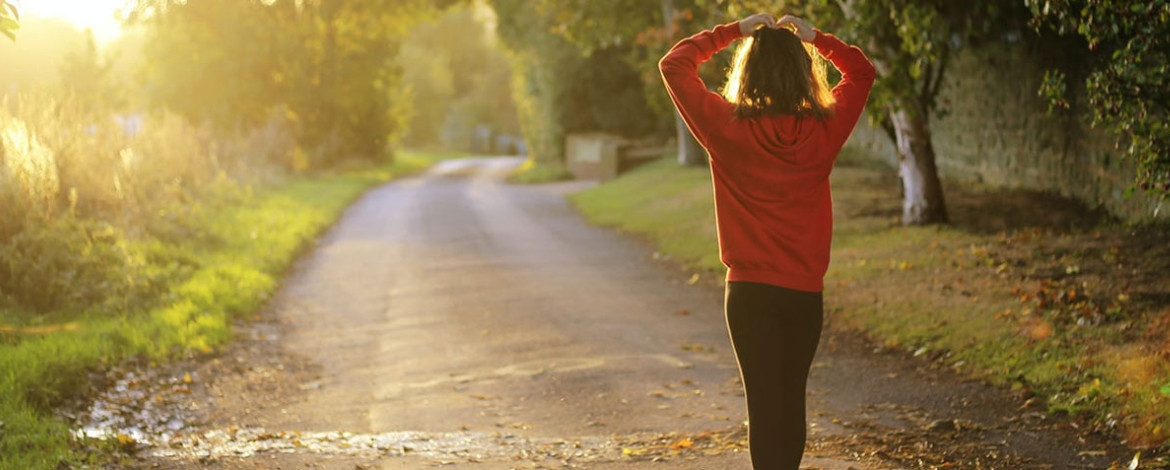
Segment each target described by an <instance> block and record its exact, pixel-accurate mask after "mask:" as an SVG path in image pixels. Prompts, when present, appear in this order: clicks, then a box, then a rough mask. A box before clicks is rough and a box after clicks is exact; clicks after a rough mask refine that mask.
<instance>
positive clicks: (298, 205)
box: [0, 153, 450, 470]
mask: <svg viewBox="0 0 1170 470" xmlns="http://www.w3.org/2000/svg"><path fill="white" fill-rule="evenodd" d="M447 157H450V156H447V155H436V154H418V153H403V154H401V155H399V158H398V159H397V160H396V162H395V163H394V164H393V165H385V166H380V167H372V168H363V169H352V170H348V171H345V172H338V173H335V174H329V175H317V176H312V177H298V178H294V179H290V180H288V181H286V182H285V183H284V184H281V185H279V186H274V187H272V188H268V189H262V190H258V191H255V192H254V193H250V192H249V194H246V195H242V196H240V197H233V198H228V199H225V200H224V201H220V203H218V204H214V205H213V206H212V207H210V208H205V210H204V211H201V212H200V214H201V215H200V216H199V217H198V224H196V225H197V230H196V232H197V233H191V234H189V235H190V236H189V237H185V238H184V239H185V240H187V241H186V242H183V243H163V242H161V241H159V240H157V239H151V238H145V239H141V240H135V241H122V242H120V243H123V244H126V245H128V246H127V250H129V251H134V252H137V253H143V254H144V255H143V256H142V257H141V260H142V264H141V265H140V266H138V268H139V269H140V270H143V271H150V270H167V271H174V272H182V273H183V277H184V279H183V280H181V281H178V282H175V283H174V286H175V287H174V288H173V289H170V290H169V291H168V292H165V293H162V294H161V297H160V299H158V300H157V301H156V302H154V304H155V305H156V306H157V307H156V308H152V309H150V310H149V311H144V312H125V313H123V314H122V315H119V316H110V315H99V314H96V313H84V312H83V313H75V314H69V313H60V314H55V315H52V318H53V320H54V321H55V322H57V323H56V324H54V325H12V324H8V323H7V322H6V323H5V324H4V325H3V326H5V328H3V329H0V468H5V469H22V470H23V469H39V468H59V466H61V465H84V464H87V463H94V462H95V460H97V461H100V460H102V459H107V458H109V457H108V456H109V453H108V452H105V451H104V450H109V449H111V448H117V447H118V445H119V443H117V442H96V441H87V442H80V441H79V440H78V439H76V438H74V437H72V436H71V434H70V430H69V425H68V423H66V422H64V421H63V420H61V419H59V418H58V417H56V416H55V415H54V413H53V409H54V407H56V406H59V405H61V404H62V403H65V402H67V401H68V400H70V399H72V398H76V397H79V396H84V395H86V394H87V393H89V390H90V387H92V384H91V377H90V374H89V373H90V372H91V371H95V370H99V369H101V368H102V367H104V366H108V365H111V364H116V363H119V362H122V361H126V360H129V359H132V358H145V359H148V360H151V361H165V360H167V359H168V358H173V357H177V356H179V355H182V354H185V353H187V352H192V351H193V352H211V351H213V350H214V349H215V348H216V347H218V346H220V345H222V344H224V343H225V342H226V341H228V340H229V339H230V338H231V323H232V321H234V320H236V319H240V318H245V317H247V316H249V315H251V314H253V313H254V312H256V311H257V309H258V307H259V306H260V305H261V304H262V303H263V302H264V301H265V300H266V299H267V298H268V296H269V295H270V294H271V293H272V292H273V290H274V289H275V288H276V286H277V284H278V282H279V280H280V277H281V276H282V275H283V273H284V272H285V269H287V267H288V266H289V265H290V263H291V262H292V261H293V259H294V258H295V257H296V256H297V255H298V254H299V253H300V252H301V251H302V250H303V249H304V248H305V247H306V246H307V245H308V243H309V242H311V241H312V240H313V239H314V238H315V237H316V236H317V235H318V234H319V233H320V232H321V231H322V230H323V229H325V228H326V227H328V226H329V225H331V224H332V223H333V222H334V221H335V220H336V219H337V217H338V216H339V214H340V213H341V211H342V210H343V209H344V208H345V207H346V206H348V205H349V203H351V202H352V201H353V200H354V199H355V198H356V197H357V196H358V195H360V194H361V193H362V192H363V191H365V190H366V189H367V188H369V187H371V186H373V185H376V184H378V183H381V182H384V181H387V180H389V179H391V178H394V177H398V176H401V175H404V174H408V173H412V172H416V171H419V170H421V169H424V168H425V167H427V166H429V165H430V164H431V163H433V162H435V161H437V160H439V159H442V158H447ZM212 209H213V210H212ZM175 263H179V264H183V265H184V268H183V269H176V268H174V267H173V266H169V265H173V264H175ZM163 264H166V265H168V266H163ZM7 317H8V318H7V320H14V319H15V318H17V317H18V316H16V315H12V314H9V315H7ZM0 319H2V318H0Z"/></svg>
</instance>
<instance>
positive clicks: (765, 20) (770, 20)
mask: <svg viewBox="0 0 1170 470" xmlns="http://www.w3.org/2000/svg"><path fill="white" fill-rule="evenodd" d="M761 26H763V27H765V28H775V27H776V18H775V17H774V16H772V14H770V13H756V14H754V15H752V16H749V17H747V18H744V19H742V20H739V32H740V33H743V35H744V36H751V35H752V33H754V32H755V31H756V28H759V27H761Z"/></svg>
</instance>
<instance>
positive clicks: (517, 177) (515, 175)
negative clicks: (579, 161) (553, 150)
mask: <svg viewBox="0 0 1170 470" xmlns="http://www.w3.org/2000/svg"><path fill="white" fill-rule="evenodd" d="M572 178H573V175H572V174H570V173H569V170H568V169H566V168H564V167H561V166H553V165H537V164H536V161H535V160H533V159H531V158H529V159H528V160H525V161H524V163H523V164H521V165H520V166H518V167H516V169H515V170H513V171H512V173H511V174H510V175H508V182H509V183H513V184H537V183H551V182H553V181H564V180H567V179H572Z"/></svg>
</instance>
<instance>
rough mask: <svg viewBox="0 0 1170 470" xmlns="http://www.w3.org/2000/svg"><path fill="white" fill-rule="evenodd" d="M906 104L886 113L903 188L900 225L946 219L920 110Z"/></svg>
mask: <svg viewBox="0 0 1170 470" xmlns="http://www.w3.org/2000/svg"><path fill="white" fill-rule="evenodd" d="M907 108H908V107H907V106H901V107H898V108H896V109H894V110H892V111H891V112H890V120H891V121H892V122H893V124H894V136H895V140H896V141H897V142H896V143H897V146H898V173H899V175H900V176H901V177H902V188H903V190H904V191H905V194H904V199H903V202H902V224H903V225H925V224H932V223H942V222H946V221H947V210H946V202H945V201H944V199H943V192H942V183H941V182H940V181H939V178H938V168H937V167H936V166H935V162H934V146H933V145H932V144H931V141H930V129H929V127H928V124H927V122H926V117H925V115H924V113H922V112H918V113H915V112H913V111H912V110H910V109H907Z"/></svg>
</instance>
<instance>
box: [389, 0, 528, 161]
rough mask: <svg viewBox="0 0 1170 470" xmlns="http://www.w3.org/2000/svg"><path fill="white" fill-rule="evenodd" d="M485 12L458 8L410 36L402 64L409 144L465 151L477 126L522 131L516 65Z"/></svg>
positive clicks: (505, 131) (514, 132) (513, 132)
mask: <svg viewBox="0 0 1170 470" xmlns="http://www.w3.org/2000/svg"><path fill="white" fill-rule="evenodd" d="M481 16H482V14H481V13H479V12H477V11H475V10H473V9H472V8H469V7H459V8H453V9H451V10H449V11H447V12H445V13H443V14H442V15H441V16H439V17H438V18H437V19H435V20H434V21H432V22H425V23H422V24H419V25H418V26H416V27H415V28H414V30H413V31H412V32H411V33H410V35H409V36H408V37H407V38H406V39H405V41H404V43H403V45H402V49H401V51H400V52H399V56H398V66H399V67H400V68H401V69H402V70H403V80H402V81H403V85H404V86H405V87H406V89H407V90H409V94H410V99H411V106H410V108H411V114H410V116H409V119H408V120H407V124H408V131H407V133H406V135H405V142H406V143H407V144H409V145H412V146H416V147H417V146H433V145H436V144H439V143H442V144H443V145H444V146H445V147H447V148H452V149H460V150H465V151H466V150H471V148H470V147H471V141H472V138H473V132H474V130H475V128H477V127H479V128H486V129H490V130H492V132H493V133H496V134H510V135H518V134H519V133H520V129H519V122H518V121H517V118H516V110H515V105H514V104H513V102H512V95H511V93H510V90H511V88H510V87H511V83H512V70H511V66H510V64H509V62H508V58H507V56H506V55H505V54H504V52H503V51H502V50H501V49H500V48H499V47H498V44H497V41H496V40H495V37H494V35H492V34H490V33H489V31H488V29H487V27H486V25H485V24H484V19H483V18H481Z"/></svg>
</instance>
